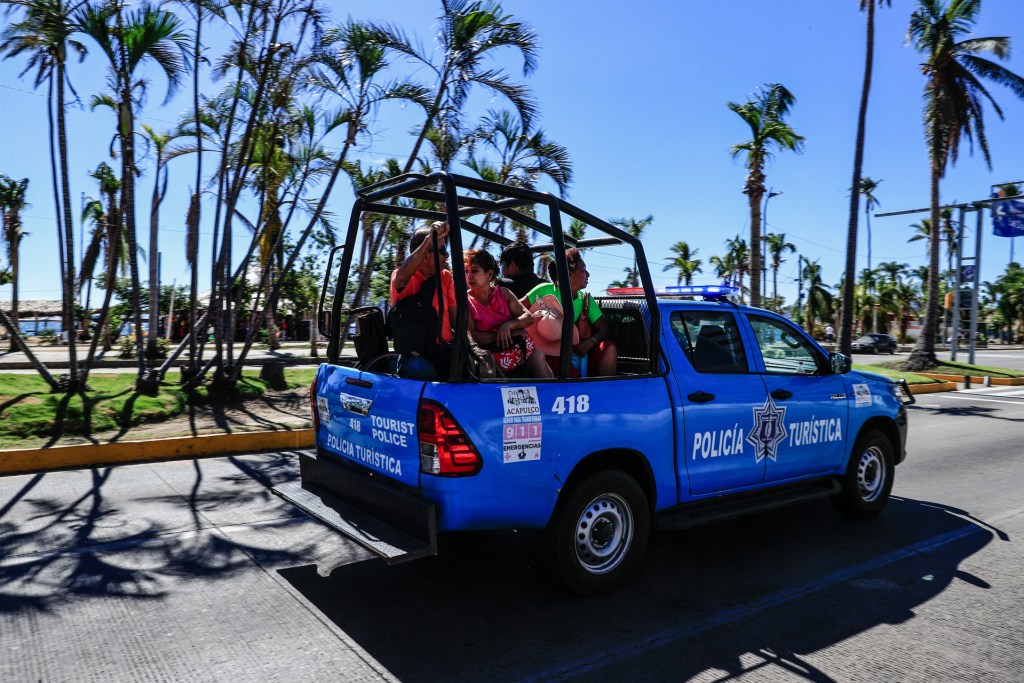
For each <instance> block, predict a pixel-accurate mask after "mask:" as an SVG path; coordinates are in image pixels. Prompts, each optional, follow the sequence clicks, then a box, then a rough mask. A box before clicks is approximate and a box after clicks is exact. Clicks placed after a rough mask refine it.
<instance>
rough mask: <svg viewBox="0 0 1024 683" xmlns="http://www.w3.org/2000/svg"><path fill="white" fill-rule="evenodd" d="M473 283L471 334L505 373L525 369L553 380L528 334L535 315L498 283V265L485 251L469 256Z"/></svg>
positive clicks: (469, 277)
mask: <svg viewBox="0 0 1024 683" xmlns="http://www.w3.org/2000/svg"><path fill="white" fill-rule="evenodd" d="M465 256H466V258H465V262H466V282H467V283H468V284H469V312H470V316H469V333H470V334H471V335H472V336H473V339H474V341H476V343H477V344H479V345H480V346H481V347H482V348H484V349H487V350H488V351H490V352H491V355H493V356H494V362H495V363H496V364H497V366H498V367H499V368H501V370H502V371H503V372H509V371H512V370H515V369H517V368H520V367H525V368H526V369H527V370H528V371H529V373H530V375H531V376H532V377H553V376H554V375H553V374H552V373H551V368H550V367H549V366H548V363H547V360H546V359H545V358H544V354H543V353H534V352H533V340H532V339H530V337H529V335H527V334H526V333H525V330H526V328H527V327H529V326H530V325H532V324H533V322H534V318H533V315H532V314H531V313H530V312H529V311H528V310H526V309H525V308H524V307H523V305H522V304H521V303H520V302H519V300H518V299H517V298H516V297H515V295H514V294H512V292H510V291H509V290H507V289H505V288H504V287H499V286H496V285H495V284H494V278H495V276H496V275H497V273H498V264H497V263H496V262H495V260H494V257H493V256H491V255H490V254H489V253H487V252H486V251H485V250H483V249H470V250H469V251H467V252H466V254H465Z"/></svg>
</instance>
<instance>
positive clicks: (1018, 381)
mask: <svg viewBox="0 0 1024 683" xmlns="http://www.w3.org/2000/svg"><path fill="white" fill-rule="evenodd" d="M975 379H978V378H977V377H975ZM981 379H982V380H983V379H984V377H983V378H981ZM988 381H989V382H991V383H992V384H998V385H999V386H1003V387H1022V386H1024V377H989V378H988Z"/></svg>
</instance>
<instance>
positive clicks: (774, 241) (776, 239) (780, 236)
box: [765, 232, 796, 308]
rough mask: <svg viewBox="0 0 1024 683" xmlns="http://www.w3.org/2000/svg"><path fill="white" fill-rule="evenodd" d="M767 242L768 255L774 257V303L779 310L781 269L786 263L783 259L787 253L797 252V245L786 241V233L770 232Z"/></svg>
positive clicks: (766, 237) (766, 236) (766, 238)
mask: <svg viewBox="0 0 1024 683" xmlns="http://www.w3.org/2000/svg"><path fill="white" fill-rule="evenodd" d="M765 242H766V243H767V245H768V253H769V254H770V255H771V257H772V302H773V303H774V304H775V306H776V308H778V301H779V267H781V266H782V264H783V263H785V262H786V260H785V259H784V258H782V256H783V254H785V253H786V252H787V251H788V252H790V253H793V252H795V251H796V245H795V244H792V243H790V242H787V241H786V233H784V232H780V233H774V232H770V233H768V234H767V235H765Z"/></svg>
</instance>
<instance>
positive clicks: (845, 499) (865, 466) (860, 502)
mask: <svg viewBox="0 0 1024 683" xmlns="http://www.w3.org/2000/svg"><path fill="white" fill-rule="evenodd" d="M894 462H895V460H894V458H893V449H892V442H891V441H889V438H888V437H887V436H885V434H883V433H881V432H875V431H871V432H865V433H864V434H861V435H860V437H858V439H857V443H855V444H854V446H853V452H852V453H851V454H850V462H849V464H848V465H847V466H846V473H845V474H844V475H843V479H842V481H841V482H840V483H841V484H842V489H841V490H840V492H839V493H837V494H836V495H834V496H833V497H832V503H833V504H834V505H835V506H836V508H837V509H838V510H839V511H840V512H842V513H843V514H845V515H847V516H849V517H856V518H858V519H868V518H871V517H875V516H876V515H878V513H880V512H881V511H882V510H883V509H884V508H885V505H886V503H888V502H889V494H890V493H891V492H892V483H893V476H894V475H895V473H896V472H895V471H896V468H895V465H894V464H893V463H894Z"/></svg>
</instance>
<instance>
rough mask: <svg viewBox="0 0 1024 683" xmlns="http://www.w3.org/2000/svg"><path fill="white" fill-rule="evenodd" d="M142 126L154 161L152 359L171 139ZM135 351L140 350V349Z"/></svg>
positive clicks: (152, 355)
mask: <svg viewBox="0 0 1024 683" xmlns="http://www.w3.org/2000/svg"><path fill="white" fill-rule="evenodd" d="M142 128H143V130H145V131H146V139H147V140H148V141H149V142H150V143H151V144H152V147H153V160H154V161H155V162H156V170H155V171H154V177H153V198H152V200H151V201H150V208H149V330H148V333H147V335H146V357H147V358H149V359H151V360H152V359H155V358H156V356H157V348H156V339H157V332H158V330H159V327H160V325H159V322H160V310H159V295H160V273H159V270H158V266H159V259H158V255H159V253H160V251H159V249H160V243H159V237H158V232H159V228H160V205H161V204H162V203H163V201H164V197H165V196H166V195H167V178H168V176H167V160H168V159H167V153H168V151H169V150H168V145H169V144H170V142H171V140H173V139H174V134H173V133H157V132H156V131H155V130H153V129H152V128H151V127H150V126H147V125H143V126H142ZM167 324H168V325H171V320H170V319H168V321H167ZM139 353H140V354H141V350H140V352H139Z"/></svg>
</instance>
